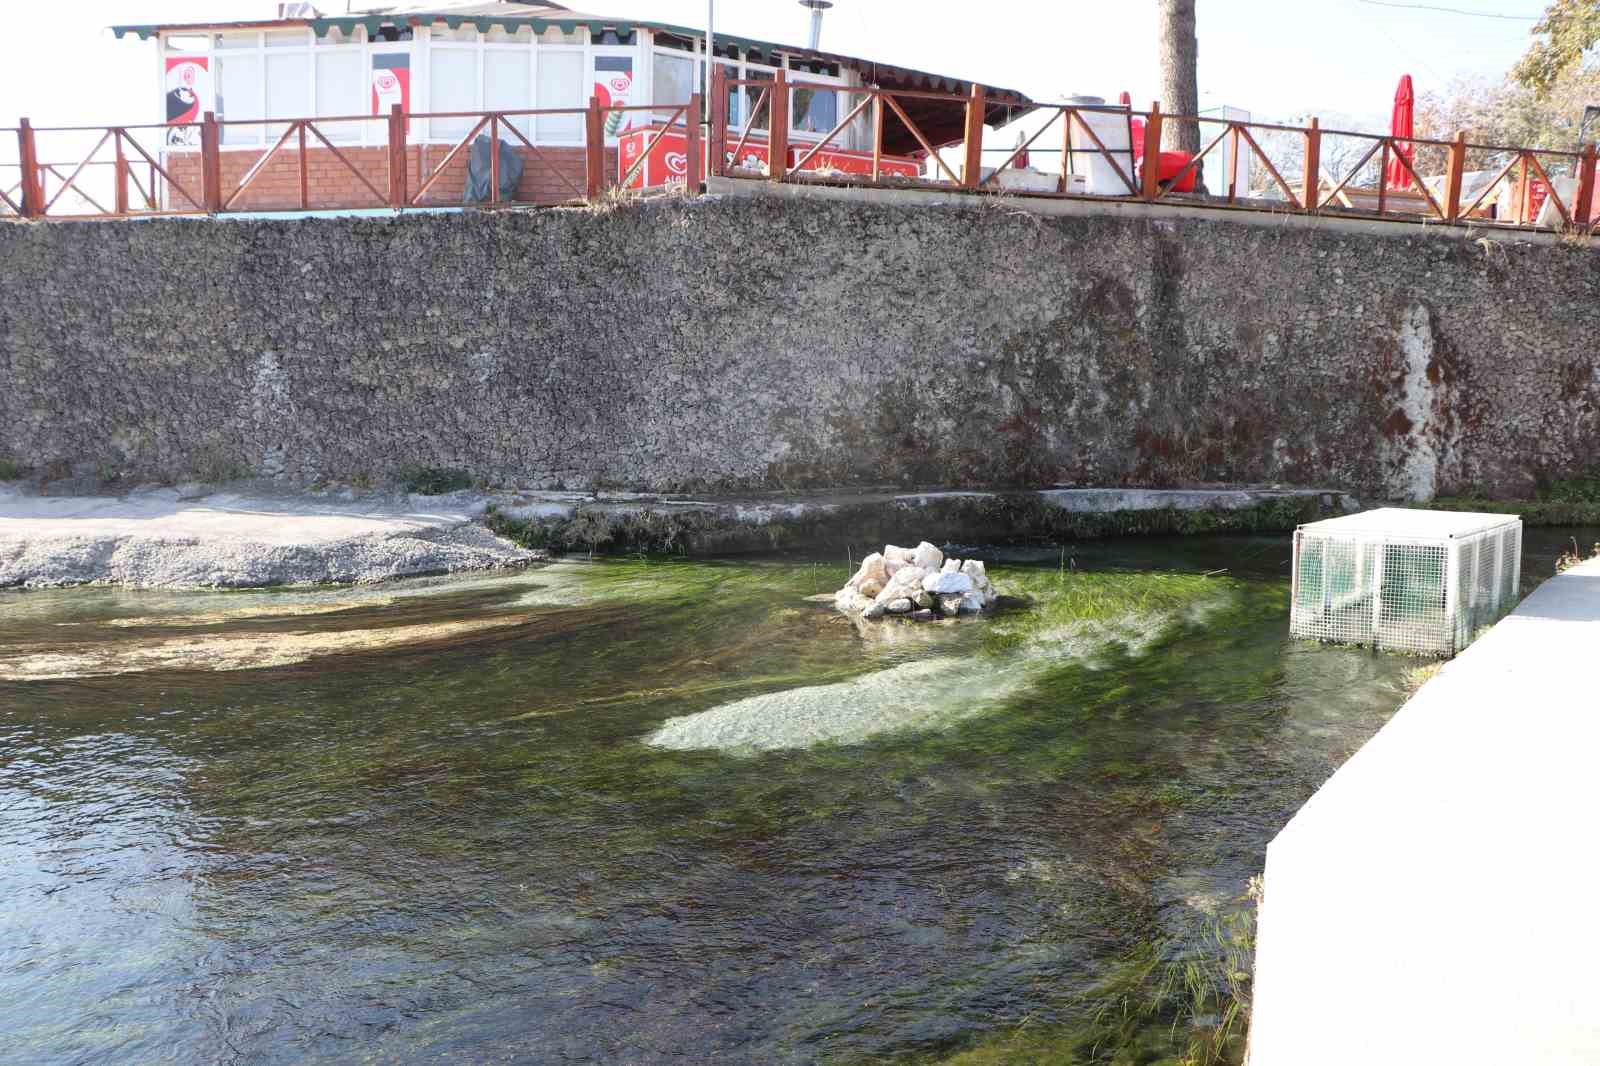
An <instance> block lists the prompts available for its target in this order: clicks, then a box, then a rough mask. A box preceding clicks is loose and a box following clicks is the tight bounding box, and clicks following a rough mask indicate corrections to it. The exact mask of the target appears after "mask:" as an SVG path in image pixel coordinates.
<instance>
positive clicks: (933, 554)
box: [911, 541, 944, 570]
mask: <svg viewBox="0 0 1600 1066" xmlns="http://www.w3.org/2000/svg"><path fill="white" fill-rule="evenodd" d="M911 561H912V562H914V563H916V564H917V565H918V566H920V567H922V569H924V570H937V569H939V568H940V567H941V566H943V565H944V552H942V551H940V550H939V549H938V548H935V547H934V546H933V545H932V544H929V543H928V542H927V541H923V542H922V543H921V544H918V545H917V550H916V553H915V554H914V555H913V556H912V558H911Z"/></svg>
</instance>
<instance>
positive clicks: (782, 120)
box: [767, 69, 789, 181]
mask: <svg viewBox="0 0 1600 1066" xmlns="http://www.w3.org/2000/svg"><path fill="white" fill-rule="evenodd" d="M767 126H768V130H767V174H768V176H769V177H771V178H772V180H773V181H782V180H783V175H784V174H785V173H786V172H787V171H788V169H789V75H788V72H787V71H785V70H782V69H779V70H778V71H777V72H776V74H775V75H774V76H773V79H772V89H771V90H770V93H769V95H768V96H767Z"/></svg>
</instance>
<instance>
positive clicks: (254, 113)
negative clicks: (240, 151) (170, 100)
mask: <svg viewBox="0 0 1600 1066" xmlns="http://www.w3.org/2000/svg"><path fill="white" fill-rule="evenodd" d="M216 64H217V100H216V112H217V118H218V119H220V120H221V121H222V122H223V123H225V125H223V127H222V143H223V144H260V143H261V127H260V126H259V125H249V126H235V125H228V124H227V123H235V122H250V121H252V120H254V119H259V118H265V117H266V115H265V111H266V108H265V106H264V105H265V101H264V98H263V97H264V94H263V92H262V83H261V56H260V55H259V54H258V53H257V52H256V51H255V50H254V49H253V48H252V49H251V50H250V51H248V52H245V51H240V52H222V53H218V54H217V56H216Z"/></svg>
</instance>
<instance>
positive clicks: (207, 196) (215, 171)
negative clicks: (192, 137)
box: [200, 111, 222, 214]
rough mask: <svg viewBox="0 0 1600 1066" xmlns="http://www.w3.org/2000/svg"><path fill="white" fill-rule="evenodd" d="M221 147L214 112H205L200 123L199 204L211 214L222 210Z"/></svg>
mask: <svg viewBox="0 0 1600 1066" xmlns="http://www.w3.org/2000/svg"><path fill="white" fill-rule="evenodd" d="M221 147H222V133H221V128H220V127H219V126H218V125H217V115H216V112H214V111H207V112H206V113H205V117H204V118H203V120H202V121H201V123H200V203H201V206H202V207H204V208H205V209H206V210H207V211H209V212H211V213H212V214H216V213H217V212H219V211H221V210H222V158H221V157H222V152H221Z"/></svg>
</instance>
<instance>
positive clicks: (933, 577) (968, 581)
mask: <svg viewBox="0 0 1600 1066" xmlns="http://www.w3.org/2000/svg"><path fill="white" fill-rule="evenodd" d="M922 587H923V588H924V589H925V590H927V591H928V592H932V593H934V594H936V595H940V596H943V595H946V594H950V593H954V594H957V595H959V594H960V593H963V592H971V591H972V578H970V577H968V576H967V575H966V574H957V573H948V572H944V571H941V572H940V573H937V574H929V575H928V576H926V577H924V578H923V579H922Z"/></svg>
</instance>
